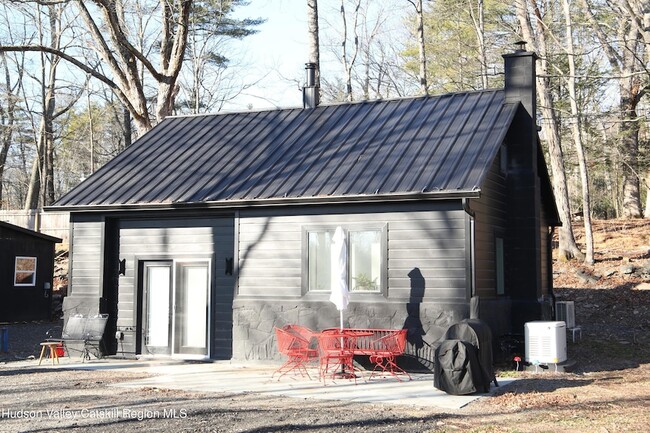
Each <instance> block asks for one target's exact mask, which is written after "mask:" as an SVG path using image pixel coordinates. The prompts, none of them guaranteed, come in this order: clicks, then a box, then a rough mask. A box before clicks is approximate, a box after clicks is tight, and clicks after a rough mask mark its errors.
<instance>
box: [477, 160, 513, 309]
mask: <svg viewBox="0 0 650 433" xmlns="http://www.w3.org/2000/svg"><path fill="white" fill-rule="evenodd" d="M506 199H507V197H506V186H505V177H504V175H503V174H502V173H501V172H500V167H499V157H497V158H495V162H494V163H493V164H492V167H491V169H490V172H489V173H488V176H487V178H486V181H485V183H484V184H483V187H482V188H481V198H480V199H477V200H472V201H471V202H470V207H471V209H472V211H474V214H475V224H476V228H475V230H476V231H475V233H476V238H475V245H476V247H475V248H476V250H475V251H476V252H475V254H476V255H475V266H476V295H478V296H480V297H488V298H491V297H495V296H496V259H495V256H496V246H495V238H496V237H497V236H502V237H503V238H504V241H505V239H506V234H507V231H506V229H507V216H508V215H507V204H506ZM505 242H507V241H505ZM506 254H507V253H506ZM507 272H508V270H507V268H506V275H507Z"/></svg>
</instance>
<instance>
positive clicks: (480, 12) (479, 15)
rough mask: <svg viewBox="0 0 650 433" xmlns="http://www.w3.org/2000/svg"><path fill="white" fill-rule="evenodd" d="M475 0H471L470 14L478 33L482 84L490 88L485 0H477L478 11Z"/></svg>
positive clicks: (477, 40) (475, 30)
mask: <svg viewBox="0 0 650 433" xmlns="http://www.w3.org/2000/svg"><path fill="white" fill-rule="evenodd" d="M473 2H474V0H469V5H468V6H469V7H468V10H469V15H470V18H471V19H472V23H473V24H474V32H475V33H476V43H477V47H478V57H479V62H480V63H481V86H482V88H483V89H487V88H488V71H487V50H486V48H485V7H484V2H483V0H477V1H476V11H474V5H473Z"/></svg>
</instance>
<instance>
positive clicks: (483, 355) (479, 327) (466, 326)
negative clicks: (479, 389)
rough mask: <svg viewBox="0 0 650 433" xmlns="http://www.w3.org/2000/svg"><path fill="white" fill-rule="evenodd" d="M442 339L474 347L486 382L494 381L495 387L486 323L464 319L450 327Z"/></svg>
mask: <svg viewBox="0 0 650 433" xmlns="http://www.w3.org/2000/svg"><path fill="white" fill-rule="evenodd" d="M444 339H445V340H463V341H467V342H468V343H471V344H473V345H474V346H476V348H477V349H478V354H479V360H480V361H481V367H482V368H483V374H484V375H485V376H486V377H488V382H490V381H492V380H494V381H495V385H496V377H495V375H494V367H493V366H492V362H493V358H492V331H491V330H490V326H489V325H488V324H487V323H485V322H484V321H482V320H480V319H465V320H463V321H462V322H459V323H456V324H455V325H452V326H450V327H449V329H447V332H446V333H445V337H444Z"/></svg>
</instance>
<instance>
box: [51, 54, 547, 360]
mask: <svg viewBox="0 0 650 433" xmlns="http://www.w3.org/2000/svg"><path fill="white" fill-rule="evenodd" d="M504 59H505V78H506V80H505V83H506V84H505V88H504V89H502V90H488V91H479V92H466V93H454V94H446V95H441V96H431V97H417V98H407V99H398V100H380V101H373V102H359V103H351V104H340V105H329V106H316V105H315V104H312V105H311V106H310V105H309V101H313V100H314V98H310V97H306V98H305V100H306V101H308V104H307V105H308V106H306V107H305V108H303V109H285V110H272V111H258V112H243V113H234V114H218V115H206V116H191V117H173V118H167V119H165V120H164V121H162V122H161V123H160V124H158V125H157V126H156V127H155V128H154V129H153V130H151V131H150V132H149V133H147V134H146V135H145V136H143V137H142V138H141V139H139V140H138V141H137V142H136V143H134V144H133V145H132V146H131V147H129V148H128V149H127V150H125V151H124V152H123V153H121V154H120V155H118V156H117V157H116V158H115V159H113V160H112V161H111V162H110V163H108V164H107V165H106V166H104V167H103V168H102V169H101V170H99V171H97V172H96V173H95V174H93V175H92V176H90V177H89V178H88V179H87V180H86V181H84V182H83V183H82V184H80V185H79V186H78V187H77V188H75V189H74V190H73V191H71V192H70V193H69V194H67V195H66V196H65V197H63V198H61V199H60V200H59V201H58V202H57V203H56V204H55V206H53V208H56V209H65V210H69V211H70V212H71V234H70V243H71V256H70V257H71V265H70V288H69V296H68V297H67V298H66V299H65V305H64V309H65V311H66V313H67V314H72V313H77V312H79V313H84V314H88V313H95V312H102V313H109V314H110V318H111V320H110V322H109V326H108V327H107V331H106V334H105V342H106V343H107V346H108V347H109V348H110V350H111V351H112V352H113V353H118V354H125V355H131V356H136V355H163V356H176V357H181V358H186V359H230V358H234V359H270V358H274V357H277V356H278V355H277V350H276V347H275V340H274V336H273V327H274V326H281V325H284V324H287V323H298V324H301V325H306V326H309V327H312V328H315V329H322V328H327V327H333V326H336V325H337V324H338V312H337V311H336V310H335V307H334V305H333V304H331V303H330V302H329V300H328V298H329V293H328V289H329V281H330V280H329V278H330V275H329V274H330V261H329V260H330V259H329V248H330V238H331V235H332V234H333V232H334V230H335V229H336V227H338V226H341V227H343V228H344V230H345V232H346V234H347V241H348V248H349V254H348V255H349V259H348V261H349V263H348V267H349V272H348V274H349V276H350V281H349V286H350V288H351V292H352V293H351V304H350V307H349V309H348V310H347V311H346V312H345V321H346V324H347V325H349V326H352V327H372V328H400V329H401V328H408V329H409V334H408V335H409V343H410V344H409V353H410V354H411V355H412V356H413V357H414V358H419V359H420V360H422V361H423V363H424V364H425V365H426V362H427V360H431V356H432V355H431V350H430V349H431V344H432V343H433V342H434V341H436V340H437V339H438V338H439V337H440V336H441V335H442V334H443V333H444V331H445V330H446V328H447V327H448V326H449V325H451V324H454V323H456V322H458V321H460V320H462V319H464V318H466V317H468V316H469V314H470V304H471V303H472V304H473V305H478V306H479V308H478V309H479V313H478V314H479V316H480V317H481V318H483V319H485V320H486V321H488V323H489V324H490V326H491V327H492V330H493V333H494V334H495V336H499V335H503V334H507V333H522V332H523V324H524V322H526V321H528V320H531V319H538V318H539V317H540V315H541V304H540V299H543V298H544V297H545V296H550V295H552V280H551V276H552V272H551V242H550V238H551V234H552V231H553V227H554V226H557V225H558V224H559V222H558V216H557V211H556V208H555V204H554V200H553V195H552V190H551V186H550V183H549V179H548V173H547V169H546V165H545V162H544V158H543V156H542V153H541V150H540V145H539V141H538V136H537V126H536V121H535V59H536V57H535V55H534V54H533V53H531V52H525V51H518V52H515V53H513V54H509V55H506V56H504ZM308 82H309V81H308ZM314 93H315V89H313V88H307V89H306V95H307V96H309V95H310V94H311V95H313V94H314ZM472 299H474V302H471V300H472ZM477 300H478V302H476V301H477Z"/></svg>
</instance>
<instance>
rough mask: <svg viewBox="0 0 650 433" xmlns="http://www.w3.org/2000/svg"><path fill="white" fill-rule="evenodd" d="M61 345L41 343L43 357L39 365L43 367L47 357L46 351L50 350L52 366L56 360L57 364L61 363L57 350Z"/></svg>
mask: <svg viewBox="0 0 650 433" xmlns="http://www.w3.org/2000/svg"><path fill="white" fill-rule="evenodd" d="M60 345H61V343H59V342H57V341H45V342H43V343H41V356H40V357H39V358H38V365H41V362H43V355H45V350H46V349H49V355H50V358H52V365H54V360H55V359H56V363H57V364H58V363H59V354H58V352H57V349H58V348H59V346H60Z"/></svg>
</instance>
